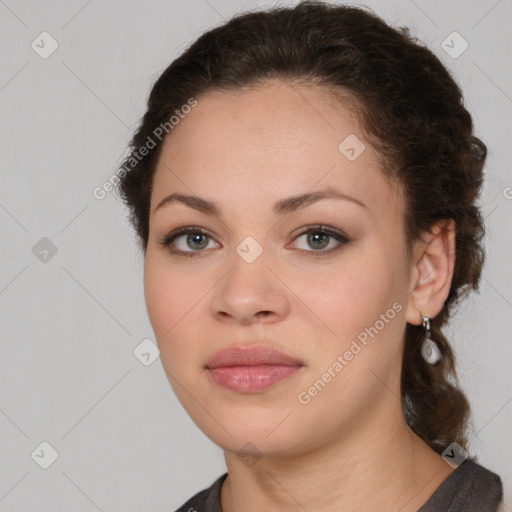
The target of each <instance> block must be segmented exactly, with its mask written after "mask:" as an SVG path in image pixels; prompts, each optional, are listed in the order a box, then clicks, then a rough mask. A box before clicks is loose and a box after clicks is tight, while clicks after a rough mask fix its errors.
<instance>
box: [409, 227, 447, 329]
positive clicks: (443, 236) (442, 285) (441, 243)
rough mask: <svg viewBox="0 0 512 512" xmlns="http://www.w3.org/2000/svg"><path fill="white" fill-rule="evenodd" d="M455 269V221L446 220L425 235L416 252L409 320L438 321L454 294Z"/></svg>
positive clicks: (417, 323)
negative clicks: (423, 317)
mask: <svg viewBox="0 0 512 512" xmlns="http://www.w3.org/2000/svg"><path fill="white" fill-rule="evenodd" d="M454 266H455V221H454V220H453V219H443V220H441V221H438V222H437V223H435V224H434V225H433V226H432V229H431V230H430V231H429V232H426V233H424V236H423V238H422V240H418V241H417V243H416V245H415V247H414V250H413V261H412V268H411V288H410V290H411V292H410V293H409V298H408V301H407V310H406V320H407V322H408V323H410V324H412V325H420V324H421V319H420V314H419V311H421V313H422V315H423V316H426V317H430V318H435V317H436V316H437V315H438V314H439V312H440V311H441V309H442V308H443V305H444V302H445V300H446V298H447V297H448V294H449V293H450V287H451V284H452V278H453V269H454Z"/></svg>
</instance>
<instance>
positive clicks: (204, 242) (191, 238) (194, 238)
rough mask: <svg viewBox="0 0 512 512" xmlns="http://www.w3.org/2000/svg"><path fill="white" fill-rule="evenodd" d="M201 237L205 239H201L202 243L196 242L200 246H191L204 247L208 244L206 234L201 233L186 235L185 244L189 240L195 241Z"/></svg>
mask: <svg viewBox="0 0 512 512" xmlns="http://www.w3.org/2000/svg"><path fill="white" fill-rule="evenodd" d="M201 237H203V238H204V239H205V240H204V241H203V243H202V244H201V243H200V241H199V242H198V244H199V246H200V247H197V246H196V247H192V248H195V249H204V247H206V246H207V245H208V242H206V236H205V235H202V234H197V233H196V234H194V235H188V237H187V244H188V243H189V242H192V243H196V242H197V240H198V239H199V240H200V239H201Z"/></svg>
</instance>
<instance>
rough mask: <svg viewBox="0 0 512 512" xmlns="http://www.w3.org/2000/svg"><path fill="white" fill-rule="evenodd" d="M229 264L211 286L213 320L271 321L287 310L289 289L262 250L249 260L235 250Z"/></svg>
mask: <svg viewBox="0 0 512 512" xmlns="http://www.w3.org/2000/svg"><path fill="white" fill-rule="evenodd" d="M230 263H231V268H230V270H229V271H228V272H227V274H226V275H225V276H224V278H223V279H221V281H220V282H219V284H218V285H217V286H216V287H215V288H214V289H213V296H212V300H211V302H210V308H211V313H212V315H213V316H215V317H216V319H217V320H219V321H221V322H223V323H232V324H233V325H235V324H239V325H249V324H256V323H273V322H278V321H281V320H283V319H284V318H285V317H286V316H287V315H288V313H289V311H290V298H289V293H290V292H289V290H288V288H287V287H286V285H285V284H284V282H283V280H281V279H280V278H279V273H278V272H276V271H275V270H274V269H272V268H271V267H272V265H271V262H270V261H269V258H267V257H266V255H265V251H264V252H263V253H262V254H261V255H260V256H259V257H258V258H257V259H256V260H255V261H253V262H251V263H249V262H247V261H245V260H244V259H243V258H242V257H240V256H239V255H238V254H237V253H236V252H235V253H234V255H233V257H232V258H231V261H230Z"/></svg>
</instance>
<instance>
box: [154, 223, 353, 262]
mask: <svg viewBox="0 0 512 512" xmlns="http://www.w3.org/2000/svg"><path fill="white" fill-rule="evenodd" d="M308 233H310V234H324V235H328V236H330V237H332V238H334V239H335V240H336V241H337V242H339V245H338V246H336V247H332V248H331V249H327V250H325V249H324V250H321V251H314V250H311V251H308V250H305V249H299V251H303V252H305V253H312V254H309V255H310V256H311V255H312V256H323V255H327V254H331V253H333V252H335V251H337V250H339V249H341V247H342V246H343V245H345V244H347V243H348V242H350V239H349V238H347V237H346V236H345V235H343V234H341V233H339V232H338V231H334V230H333V229H331V228H329V226H324V225H322V224H318V225H315V226H307V228H306V229H305V230H304V231H301V232H300V233H299V234H298V235H297V236H296V237H295V238H294V240H296V239H297V238H299V237H301V236H302V235H306V234H308ZM187 234H201V235H204V236H206V237H208V238H210V239H212V240H213V237H211V236H210V235H209V234H208V233H207V232H206V231H205V230H204V229H202V228H200V227H197V226H188V227H183V228H178V229H176V230H174V231H172V232H171V233H169V234H168V235H166V236H165V237H164V238H163V240H161V241H160V242H159V243H160V244H161V245H163V246H164V247H167V248H168V249H169V251H170V252H171V253H173V254H176V255H178V256H187V257H195V256H196V255H198V254H201V253H202V252H204V251H205V250H204V249H202V250H199V251H181V250H179V249H173V248H172V245H171V244H172V243H173V242H174V240H176V239H177V238H179V237H180V236H182V235H187Z"/></svg>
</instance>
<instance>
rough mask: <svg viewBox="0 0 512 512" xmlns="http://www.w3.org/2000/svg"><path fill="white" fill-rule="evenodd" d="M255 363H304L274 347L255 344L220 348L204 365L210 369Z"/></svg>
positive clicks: (299, 364) (293, 364) (288, 364)
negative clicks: (243, 346) (255, 345)
mask: <svg viewBox="0 0 512 512" xmlns="http://www.w3.org/2000/svg"><path fill="white" fill-rule="evenodd" d="M257 365H286V366H304V363H303V362H302V361H300V360H299V359H295V358H293V357H290V356H288V355H286V354H284V353H283V352H279V351H278V350H276V349H274V348H271V347H268V346H257V347H251V348H242V347H229V348H226V349H223V350H220V351H219V352H217V353H215V354H214V355H213V356H212V357H210V359H208V361H207V362H206V365H205V366H206V368H208V369H211V368H220V367H227V366H257Z"/></svg>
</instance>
